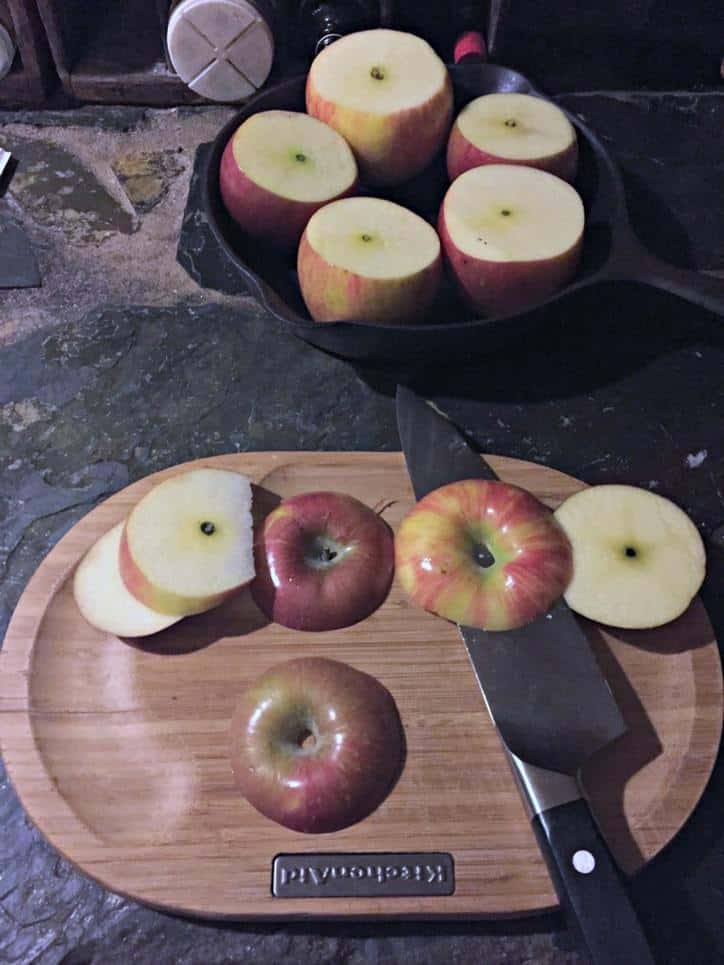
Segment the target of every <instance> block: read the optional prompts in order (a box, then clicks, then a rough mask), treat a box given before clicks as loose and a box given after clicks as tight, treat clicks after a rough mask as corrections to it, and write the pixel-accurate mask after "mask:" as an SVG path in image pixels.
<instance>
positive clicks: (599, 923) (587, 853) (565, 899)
mask: <svg viewBox="0 0 724 965" xmlns="http://www.w3.org/2000/svg"><path fill="white" fill-rule="evenodd" d="M533 830H534V831H535V833H536V837H537V838H538V843H539V844H540V846H541V850H542V852H543V856H544V857H545V859H546V863H547V865H548V870H549V871H550V874H551V877H552V879H553V883H554V885H555V887H556V891H557V892H558V896H559V898H560V899H561V904H562V905H563V908H564V911H565V912H566V914H567V917H569V918H570V919H572V920H573V921H574V922H575V924H576V925H577V926H578V929H579V931H580V934H581V937H582V938H583V941H584V942H585V944H586V946H587V948H588V951H589V954H590V957H591V961H592V962H593V963H594V965H624V963H625V965H655V960H654V958H653V956H652V954H651V949H650V947H649V943H648V941H647V940H646V936H645V934H644V931H643V929H642V927H641V924H640V922H639V920H638V918H637V916H636V912H635V911H634V908H633V905H632V904H631V899H630V898H629V896H628V889H627V887H626V883H625V881H624V879H623V876H622V875H621V873H620V871H619V870H618V868H617V867H616V864H615V863H614V860H613V858H612V857H611V853H610V852H609V850H608V848H607V846H606V843H605V841H604V840H603V838H602V836H601V833H600V832H599V830H598V828H597V826H596V823H595V821H594V819H593V815H592V814H591V811H590V809H589V807H588V805H587V804H586V802H585V801H584V800H583V799H581V798H579V799H578V800H576V801H568V802H567V803H565V804H559V805H557V806H556V807H552V808H549V809H548V810H545V811H542V812H540V813H539V814H536V815H535V817H534V818H533Z"/></svg>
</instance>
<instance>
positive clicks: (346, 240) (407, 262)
mask: <svg viewBox="0 0 724 965" xmlns="http://www.w3.org/2000/svg"><path fill="white" fill-rule="evenodd" d="M306 237H307V241H308V242H309V244H310V245H311V247H312V248H313V249H314V250H315V251H316V252H317V254H318V255H320V257H321V258H322V259H323V260H324V261H325V262H326V263H327V264H329V265H333V266H335V267H337V268H342V269H344V270H345V271H349V272H352V273H354V274H355V275H360V276H361V277H363V278H374V279H389V280H395V279H402V278H406V277H409V276H412V275H416V274H418V273H419V272H421V271H424V270H425V269H426V268H428V267H429V266H430V265H432V264H433V263H434V262H435V260H436V259H437V258H439V256H440V240H439V238H438V236H437V232H436V231H435V230H434V228H432V227H431V226H430V225H429V224H428V223H427V222H426V221H424V220H423V219H422V218H420V217H419V216H418V215H416V214H414V213H413V212H412V211H408V210H407V208H403V207H401V206H400V205H399V204H394V203H393V202H392V201H383V200H382V199H380V198H344V199H342V200H341V201H334V202H332V204H328V205H326V207H324V208H321V209H320V210H319V211H317V212H316V214H314V215H313V216H312V218H311V220H310V221H309V224H308V225H307V231H306Z"/></svg>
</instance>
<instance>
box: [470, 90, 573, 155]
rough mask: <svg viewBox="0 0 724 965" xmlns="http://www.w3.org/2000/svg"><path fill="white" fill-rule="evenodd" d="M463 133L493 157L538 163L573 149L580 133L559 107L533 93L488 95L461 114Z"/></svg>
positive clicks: (477, 99)
mask: <svg viewBox="0 0 724 965" xmlns="http://www.w3.org/2000/svg"><path fill="white" fill-rule="evenodd" d="M455 123H456V125H457V127H458V128H459V130H460V133H461V134H462V135H463V137H465V139H466V140H468V141H469V142H470V143H471V144H473V145H475V147H477V148H479V149H480V150H481V151H484V152H485V153H486V154H489V155H491V156H492V157H497V158H499V159H500V160H501V161H502V160H510V161H535V160H539V159H541V158H548V157H552V156H554V155H557V154H561V153H562V152H563V151H566V150H569V149H570V148H571V147H572V146H573V145H574V143H575V141H576V132H575V131H574V129H573V125H572V124H571V122H570V121H569V120H568V118H567V117H566V115H565V114H564V113H563V111H562V110H560V108H558V107H556V106H555V104H551V103H550V102H549V101H546V100H543V99H542V98H540V97H532V96H530V95H529V94H486V95H484V96H483V97H478V98H476V99H475V100H474V101H471V102H470V103H469V104H468V105H467V106H466V107H464V108H463V110H462V111H461V112H460V114H459V115H458V118H457V120H456V122H455Z"/></svg>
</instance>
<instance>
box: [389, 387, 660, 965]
mask: <svg viewBox="0 0 724 965" xmlns="http://www.w3.org/2000/svg"><path fill="white" fill-rule="evenodd" d="M397 424H398V430H399V434H400V442H401V444H402V449H403V452H404V455H405V462H406V465H407V470H408V473H409V475H410V479H411V482H412V487H413V490H414V492H415V496H416V498H417V499H421V498H422V497H423V496H425V495H426V494H427V493H429V492H431V491H432V490H434V489H437V488H438V487H440V486H443V485H446V484H447V483H451V482H458V481H462V480H464V479H496V478H497V476H496V474H495V473H494V472H493V470H492V468H491V467H490V465H489V464H488V463H487V462H486V461H485V460H484V459H483V457H482V456H481V455H480V454H479V453H477V452H475V451H474V450H473V449H472V448H471V446H470V445H469V444H468V443H467V442H466V440H465V439H464V438H463V436H462V434H461V433H460V431H459V429H458V428H457V427H456V426H454V425H453V424H452V423H451V422H450V421H449V420H448V419H447V418H446V417H445V416H444V415H442V414H441V413H440V412H439V411H437V410H435V409H433V408H432V407H431V406H430V405H429V404H428V403H427V402H425V401H424V400H423V399H421V398H420V397H419V396H417V395H416V394H415V393H414V392H412V390H410V389H408V388H405V387H404V386H398V387H397ZM458 629H459V631H460V634H461V637H462V639H463V642H464V644H465V647H466V650H467V653H468V657H469V659H470V663H471V666H472V668H473V671H474V673H475V676H476V679H477V682H478V685H479V687H480V690H481V693H482V695H483V698H484V700H485V703H486V705H487V708H488V711H489V713H490V716H491V718H492V720H493V723H494V724H495V727H496V729H497V730H498V732H499V734H500V737H501V739H502V741H503V746H504V747H505V749H506V751H507V753H508V757H509V760H510V763H511V767H512V769H513V773H514V775H515V778H516V781H517V783H518V787H519V790H520V792H521V794H522V796H523V799H524V801H525V803H526V805H527V809H528V813H529V815H530V817H531V820H532V823H533V829H534V831H535V833H536V837H537V838H538V841H539V844H540V845H541V850H542V852H543V855H544V857H545V859H546V862H547V864H548V867H549V870H550V872H551V877H552V878H553V882H554V884H555V886H556V890H557V892H558V895H559V898H560V900H561V904H562V905H563V907H564V909H565V910H566V911H567V913H568V915H569V917H570V919H571V923H572V924H573V926H574V928H575V930H576V931H577V932H578V934H579V936H580V937H581V938H582V939H583V941H584V942H585V944H586V946H587V948H588V950H589V953H590V955H591V957H592V960H593V961H594V962H595V963H596V965H622V963H623V962H630V963H636V965H646V963H651V962H653V958H652V957H651V951H650V949H649V946H648V943H647V941H646V938H645V935H644V933H643V931H642V929H641V926H640V924H639V922H638V919H637V917H636V914H635V911H634V909H633V906H632V905H631V903H630V899H629V898H628V895H627V892H626V886H625V883H624V881H623V878H622V876H621V875H620V873H619V871H618V869H617V868H616V865H615V863H614V861H613V858H612V857H611V855H610V853H609V851H608V848H607V846H606V844H605V842H604V840H603V837H602V836H601V834H600V832H599V831H598V828H597V826H596V824H595V821H594V818H593V816H592V814H591V812H590V809H589V807H588V805H587V803H586V802H585V800H584V798H583V795H582V793H581V790H580V788H579V785H578V781H577V777H578V774H579V772H580V769H581V767H582V765H583V764H584V763H585V762H586V761H587V760H588V758H589V757H591V756H592V755H593V754H594V753H595V752H596V751H598V750H600V749H601V748H602V747H605V746H607V745H608V744H610V743H611V742H612V741H614V740H616V739H617V738H618V737H620V736H621V735H622V734H624V733H625V732H626V723H625V721H624V719H623V717H622V715H621V712H620V710H619V708H618V706H617V704H616V701H615V699H614V697H613V694H612V693H611V690H610V687H609V686H608V684H607V682H606V680H605V678H604V677H603V675H602V673H601V671H600V669H599V667H598V664H597V662H596V659H595V657H594V655H593V653H592V651H591V648H590V645H589V643H588V640H587V638H586V636H585V634H584V633H583V631H582V630H581V629H580V627H579V625H578V622H577V620H576V618H575V616H574V615H573V614H572V613H571V611H570V609H569V608H568V606H567V605H566V603H565V601H564V600H562V599H561V600H560V601H559V602H558V603H557V604H555V606H554V607H552V609H551V610H550V611H549V612H548V613H547V614H545V615H543V616H542V617H540V618H539V619H537V620H535V621H534V622H533V623H530V624H528V625H527V626H525V627H521V628H519V629H515V630H505V631H496V632H491V631H486V630H479V629H475V628H472V627H462V626H461V627H459V628H458Z"/></svg>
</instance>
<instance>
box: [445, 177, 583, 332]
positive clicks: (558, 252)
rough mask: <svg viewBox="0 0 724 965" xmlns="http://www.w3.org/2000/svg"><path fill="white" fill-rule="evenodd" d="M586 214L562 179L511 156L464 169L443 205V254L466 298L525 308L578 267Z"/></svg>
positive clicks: (507, 309)
mask: <svg viewBox="0 0 724 965" xmlns="http://www.w3.org/2000/svg"><path fill="white" fill-rule="evenodd" d="M584 224H585V214H584V209H583V202H582V201H581V198H580V197H579V195H578V192H577V191H576V190H575V188H573V187H571V185H570V184H568V183H567V182H566V181H563V180H562V179H561V178H558V177H556V176H555V175H553V174H549V173H548V172H547V171H539V170H538V169H537V168H529V167H525V166H523V165H514V164H488V165H485V166H484V167H477V168H472V169H471V170H469V171H466V172H465V173H464V174H461V175H460V177H459V178H457V179H456V180H455V181H453V183H452V184H451V185H450V187H449V188H448V191H447V193H446V195H445V197H444V199H443V203H442V205H441V207H440V214H439V218H438V231H439V234H440V240H441V242H442V246H443V250H444V252H445V258H446V261H447V264H448V267H449V270H450V273H451V275H452V276H453V279H454V281H455V282H456V284H457V286H458V288H459V290H460V293H461V294H462V296H463V298H464V299H465V301H466V302H467V303H468V304H469V305H470V306H471V307H472V308H473V309H474V310H476V311H480V312H482V313H483V314H485V315H489V316H493V315H508V314H513V313H515V312H520V311H524V310H525V309H527V308H530V307H532V306H534V305H536V304H538V303H539V302H542V301H544V300H545V299H546V298H549V297H550V296H551V295H553V294H554V293H555V292H556V291H558V290H559V289H560V288H562V287H563V286H564V285H566V284H567V283H568V282H569V281H570V280H571V279H572V278H573V276H574V275H575V273H576V269H577V267H578V262H579V259H580V254H581V247H582V244H583V229H584Z"/></svg>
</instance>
